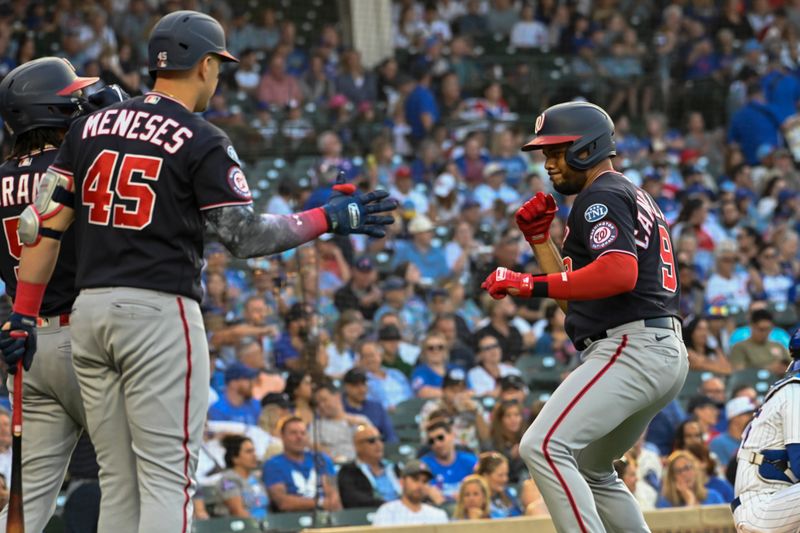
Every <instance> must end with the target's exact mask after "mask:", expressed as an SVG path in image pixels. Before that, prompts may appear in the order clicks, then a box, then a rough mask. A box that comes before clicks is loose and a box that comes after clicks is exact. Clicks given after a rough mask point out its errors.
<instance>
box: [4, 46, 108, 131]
mask: <svg viewBox="0 0 800 533" xmlns="http://www.w3.org/2000/svg"><path fill="white" fill-rule="evenodd" d="M97 79H98V78H80V77H78V76H76V75H75V69H74V68H73V66H72V65H71V64H70V63H69V61H67V60H66V59H61V58H57V57H42V58H40V59H34V60H33V61H29V62H27V63H25V64H23V65H20V66H18V67H17V68H15V69H14V70H12V71H11V72H9V73H8V74H7V75H6V77H5V78H3V81H2V82H0V115H1V116H2V117H3V121H4V122H5V125H6V127H7V128H8V130H9V131H10V132H11V134H12V135H15V136H16V135H19V134H21V133H25V132H26V131H30V130H33V129H36V128H68V127H69V124H70V122H72V119H74V118H75V117H76V116H77V115H78V114H79V113H80V111H81V105H80V104H81V99H80V98H78V97H75V96H72V93H74V92H75V91H78V90H80V89H83V88H84V87H88V86H89V85H92V84H94V83H96V82H97Z"/></svg>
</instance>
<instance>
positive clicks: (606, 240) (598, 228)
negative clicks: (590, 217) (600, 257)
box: [589, 220, 619, 251]
mask: <svg viewBox="0 0 800 533" xmlns="http://www.w3.org/2000/svg"><path fill="white" fill-rule="evenodd" d="M617 235H619V231H618V230H617V226H616V224H614V223H613V222H609V221H608V220H604V221H602V222H598V223H597V224H595V225H594V226H592V231H591V233H589V247H590V248H591V249H592V250H595V251H596V250H602V249H603V248H605V247H606V246H608V245H609V244H611V243H612V242H614V241H616V240H617Z"/></svg>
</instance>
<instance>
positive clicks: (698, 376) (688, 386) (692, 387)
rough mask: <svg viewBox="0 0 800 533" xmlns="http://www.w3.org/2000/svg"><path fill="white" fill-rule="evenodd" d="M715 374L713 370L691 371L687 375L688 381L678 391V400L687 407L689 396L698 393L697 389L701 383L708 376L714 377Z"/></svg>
mask: <svg viewBox="0 0 800 533" xmlns="http://www.w3.org/2000/svg"><path fill="white" fill-rule="evenodd" d="M713 375H714V374H712V373H711V372H696V371H694V370H690V371H689V373H688V374H687V375H686V381H685V382H684V384H683V388H682V389H681V391H680V392H679V393H678V401H679V402H680V403H681V405H682V406H683V407H684V408H685V407H686V403H687V402H688V401H689V398H691V397H692V396H694V395H696V394H698V392H697V390H698V388H699V387H700V384H701V383H703V381H705V380H707V379H708V378H710V377H713Z"/></svg>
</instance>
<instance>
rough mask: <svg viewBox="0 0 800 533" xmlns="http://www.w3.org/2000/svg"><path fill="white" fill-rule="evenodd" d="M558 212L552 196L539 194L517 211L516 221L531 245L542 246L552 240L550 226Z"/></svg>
mask: <svg viewBox="0 0 800 533" xmlns="http://www.w3.org/2000/svg"><path fill="white" fill-rule="evenodd" d="M556 211H558V205H556V199H555V198H553V195H552V194H545V193H543V192H537V193H536V196H534V197H533V198H531V199H530V200H528V201H527V202H525V203H524V204H522V206H521V207H520V208H519V209H518V210H517V214H516V217H515V218H516V220H517V226H519V229H520V231H522V234H523V235H525V238H526V239H527V240H528V242H530V243H531V244H542V243H543V242H546V241H547V239H549V238H550V224H551V223H552V222H553V218H555V216H556Z"/></svg>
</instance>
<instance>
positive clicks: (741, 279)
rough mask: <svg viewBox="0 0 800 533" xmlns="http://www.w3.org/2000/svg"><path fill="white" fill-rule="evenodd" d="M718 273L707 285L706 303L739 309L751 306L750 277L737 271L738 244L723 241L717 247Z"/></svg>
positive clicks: (714, 274) (712, 276) (713, 275)
mask: <svg viewBox="0 0 800 533" xmlns="http://www.w3.org/2000/svg"><path fill="white" fill-rule="evenodd" d="M715 254H716V272H714V273H713V274H712V275H711V277H710V278H709V280H708V283H707V284H706V301H707V302H708V303H709V304H711V305H718V304H726V305H729V306H734V307H736V308H738V309H747V308H748V306H749V305H750V292H749V290H748V282H749V276H748V275H747V274H745V273H744V272H737V271H736V262H737V255H736V244H735V243H733V242H732V241H722V242H721V243H719V244H718V245H717V248H716V250H715Z"/></svg>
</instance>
